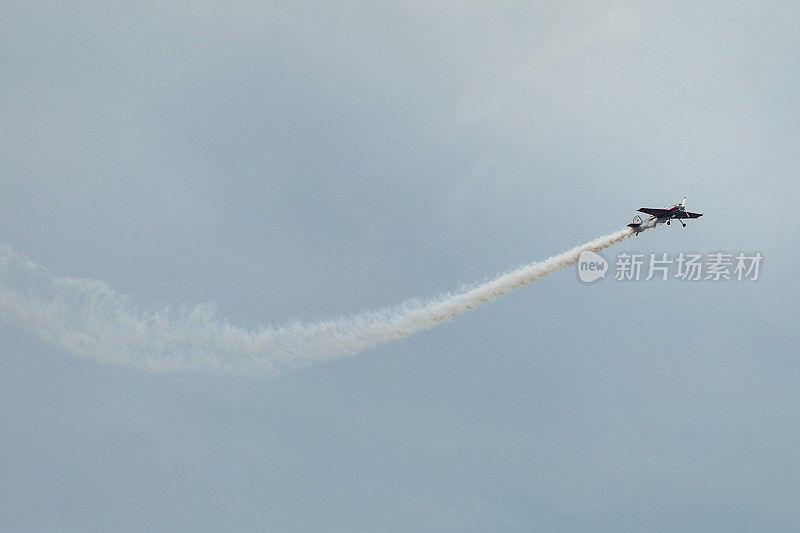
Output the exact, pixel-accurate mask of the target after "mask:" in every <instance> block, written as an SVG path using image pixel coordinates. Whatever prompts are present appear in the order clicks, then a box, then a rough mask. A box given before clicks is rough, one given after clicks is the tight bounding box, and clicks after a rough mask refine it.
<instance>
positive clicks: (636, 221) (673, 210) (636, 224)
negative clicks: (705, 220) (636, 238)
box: [628, 196, 703, 235]
mask: <svg viewBox="0 0 800 533" xmlns="http://www.w3.org/2000/svg"><path fill="white" fill-rule="evenodd" d="M637 211H639V212H641V213H646V214H648V215H650V218H648V219H647V220H644V221H643V220H642V217H640V216H639V215H636V216H635V217H633V222H631V223H630V224H628V227H629V228H633V231H635V232H636V234H637V235H638V234H639V233H641V232H642V231H644V230H646V229H648V228H654V227H656V226H658V225H659V224H663V223H664V222H666V223H667V225H668V226H669V223H670V221H671V220H672V219H673V218H674V219H676V220H677V221H678V222H680V223H681V225H682V226H683V227H684V228H685V227H686V223H684V221H683V220H681V219H684V218H699V217H701V216H703V213H690V212H688V211H687V210H686V197H685V196H684V197H683V201H682V202H681V203H679V204H675V205H673V206H672V207H658V208H656V207H642V208H641V209H637Z"/></svg>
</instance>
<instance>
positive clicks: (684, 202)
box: [681, 196, 686, 207]
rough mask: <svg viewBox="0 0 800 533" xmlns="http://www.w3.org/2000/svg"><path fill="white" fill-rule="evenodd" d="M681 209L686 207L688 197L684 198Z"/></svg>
mask: <svg viewBox="0 0 800 533" xmlns="http://www.w3.org/2000/svg"><path fill="white" fill-rule="evenodd" d="M681 207H686V197H685V196H684V197H683V201H682V202H681Z"/></svg>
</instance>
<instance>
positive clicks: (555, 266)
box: [0, 228, 633, 375]
mask: <svg viewBox="0 0 800 533" xmlns="http://www.w3.org/2000/svg"><path fill="white" fill-rule="evenodd" d="M632 234H633V232H632V230H631V229H629V228H626V229H624V230H621V231H618V232H616V233H612V234H610V235H606V236H604V237H600V238H599V239H595V240H593V241H591V242H587V243H586V244H583V245H581V246H577V247H575V248H573V249H572V250H569V251H566V252H563V253H561V254H558V255H554V256H553V257H550V258H549V259H546V260H545V261H541V262H538V263H532V264H530V265H526V266H523V267H520V268H518V269H516V270H513V271H511V272H508V273H506V274H503V275H501V276H499V277H497V278H495V279H493V280H491V281H488V282H486V283H483V284H480V285H477V286H475V287H474V288H470V289H465V290H463V291H462V292H458V293H453V294H445V295H442V296H440V297H438V298H435V299H432V300H427V301H410V302H406V303H404V304H401V305H399V306H396V307H391V308H386V309H382V310H379V311H370V312H366V313H361V314H357V315H354V316H351V317H345V318H337V319H333V320H323V321H319V322H312V323H308V324H303V323H290V324H288V325H285V326H281V327H265V328H261V329H258V330H256V331H248V330H245V329H242V328H239V327H236V326H233V325H231V324H229V323H228V322H227V321H224V320H220V319H218V318H216V317H215V316H214V310H213V308H212V307H211V306H209V305H199V306H197V307H195V308H194V309H192V310H190V311H188V312H184V313H176V312H174V311H171V310H170V309H169V308H167V309H163V310H160V311H146V310H142V309H140V308H138V307H136V306H135V305H133V304H132V303H131V301H130V300H129V298H127V297H126V296H123V295H119V294H117V293H116V292H115V291H114V290H113V289H112V288H110V287H109V286H108V285H106V284H105V283H103V282H100V281H93V280H87V279H71V278H65V277H59V276H56V275H54V274H52V273H50V272H49V271H48V270H47V269H45V268H44V267H42V266H39V265H37V264H35V263H34V262H33V261H31V260H30V259H28V258H27V257H25V256H23V255H21V254H19V253H18V252H16V251H15V250H13V249H12V248H11V247H9V246H7V245H4V244H1V243H0V316H2V318H3V319H5V320H6V321H8V322H10V323H13V324H16V325H17V326H19V327H21V328H22V329H24V330H26V331H28V332H31V333H33V334H35V335H37V336H38V337H39V338H40V339H41V340H43V341H44V342H46V343H48V344H51V345H54V346H57V347H59V348H62V349H64V350H66V351H68V352H71V353H73V354H75V355H79V356H87V357H92V358H94V359H96V360H98V361H106V362H113V363H118V364H123V365H130V366H135V367H139V368H145V369H150V370H156V371H170V370H184V369H204V370H211V371H214V370H216V371H222V372H226V373H231V374H247V375H262V374H272V373H274V372H275V371H276V370H279V369H280V368H283V367H289V368H292V367H298V366H304V365H307V364H310V363H311V362H314V361H324V360H326V359H331V358H335V357H342V356H347V355H353V354H355V353H358V352H360V351H362V350H366V349H369V348H373V347H375V346H377V345H379V344H383V343H385V342H389V341H392V340H395V339H400V338H403V337H408V336H409V335H412V334H413V333H416V332H418V331H422V330H427V329H430V328H432V327H433V326H435V325H436V324H439V323H440V322H444V321H446V320H450V319H451V318H454V317H456V316H458V315H460V314H461V313H463V312H465V311H468V310H470V309H475V308H476V307H479V306H480V305H483V304H486V303H489V302H492V301H494V300H496V299H497V298H499V297H501V296H503V295H505V294H508V293H509V292H511V291H513V290H515V289H517V288H519V287H521V286H523V285H526V284H528V283H532V282H534V281H536V280H538V279H540V278H542V277H544V276H547V275H548V274H551V273H553V272H556V271H558V270H561V269H563V268H565V267H567V266H570V265H572V264H574V263H576V262H577V261H578V258H579V256H580V254H581V252H583V251H585V250H591V251H594V252H597V251H600V250H603V249H605V248H608V247H609V246H611V245H613V244H615V243H618V242H620V241H622V240H624V239H626V238H628V237H630V236H631V235H632Z"/></svg>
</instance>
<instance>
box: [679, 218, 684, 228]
mask: <svg viewBox="0 0 800 533" xmlns="http://www.w3.org/2000/svg"><path fill="white" fill-rule="evenodd" d="M678 222H680V223H681V226H683V227H684V228H685V227H686V223H685V222H684V221H683V220H678Z"/></svg>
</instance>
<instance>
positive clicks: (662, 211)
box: [637, 207, 671, 217]
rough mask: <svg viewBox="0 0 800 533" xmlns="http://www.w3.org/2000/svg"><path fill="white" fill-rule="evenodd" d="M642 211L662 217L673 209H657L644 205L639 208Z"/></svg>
mask: <svg viewBox="0 0 800 533" xmlns="http://www.w3.org/2000/svg"><path fill="white" fill-rule="evenodd" d="M637 211H639V212H640V213H647V214H648V215H653V216H654V217H660V216H663V215H666V214H667V213H669V212H670V211H671V209H657V208H655V207H642V208H640V209H637Z"/></svg>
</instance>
